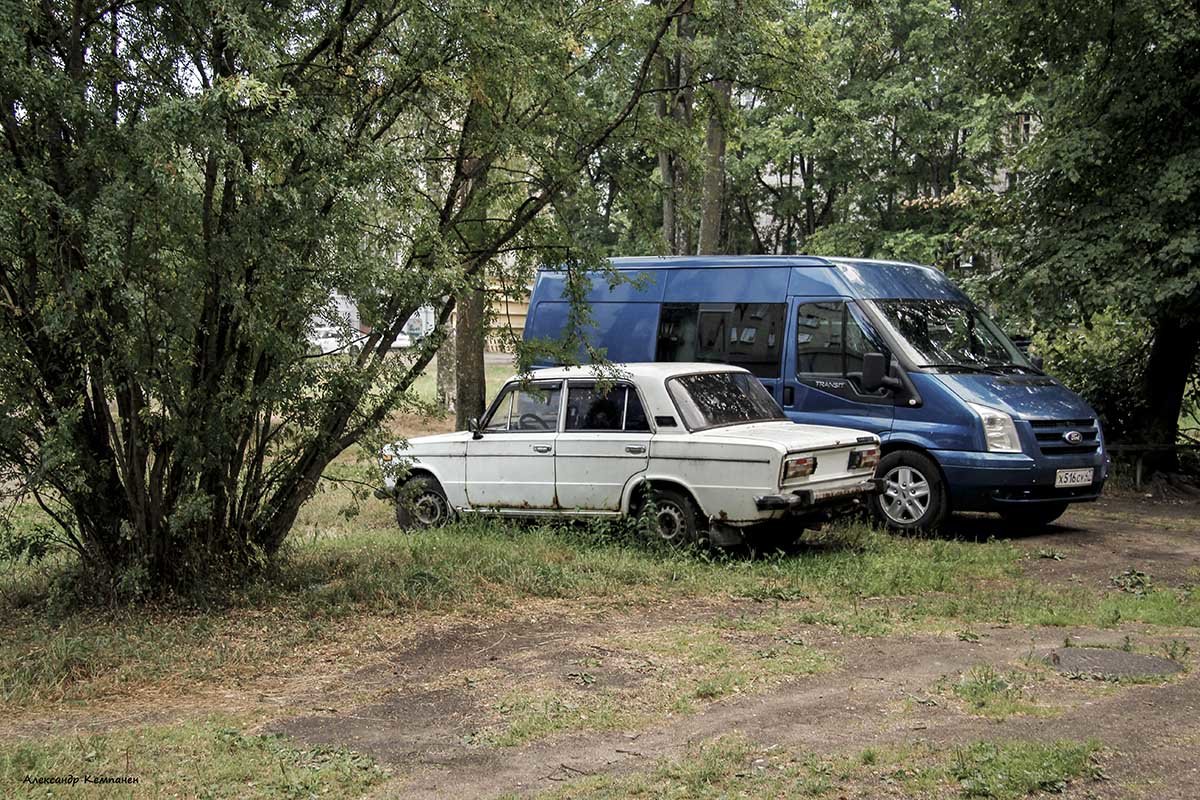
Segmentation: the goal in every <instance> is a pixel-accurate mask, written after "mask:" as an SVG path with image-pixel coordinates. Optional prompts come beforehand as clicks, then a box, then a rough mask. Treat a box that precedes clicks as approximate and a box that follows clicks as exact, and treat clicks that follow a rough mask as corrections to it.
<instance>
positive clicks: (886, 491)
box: [880, 464, 929, 525]
mask: <svg viewBox="0 0 1200 800" xmlns="http://www.w3.org/2000/svg"><path fill="white" fill-rule="evenodd" d="M880 506H881V507H882V509H883V513H884V514H885V515H886V516H887V518H888V519H889V520H891V521H892V522H895V523H897V524H900V525H911V524H912V523H914V522H916V521H917V520H919V519H921V518H922V517H924V516H925V512H927V511H928V510H929V481H928V480H926V478H925V476H924V475H922V474H921V473H920V472H918V471H917V470H915V469H913V468H912V467H909V466H905V465H903V464H901V465H899V466H896V467H893V468H892V469H891V470H890V471H889V472H888V473H887V474H886V475H884V476H883V497H881V498H880Z"/></svg>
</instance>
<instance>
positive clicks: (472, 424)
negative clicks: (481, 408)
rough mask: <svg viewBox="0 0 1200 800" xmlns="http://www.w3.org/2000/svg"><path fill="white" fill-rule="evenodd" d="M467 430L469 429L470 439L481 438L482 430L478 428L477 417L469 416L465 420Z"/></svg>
mask: <svg viewBox="0 0 1200 800" xmlns="http://www.w3.org/2000/svg"><path fill="white" fill-rule="evenodd" d="M467 430H469V431H470V432H471V438H472V439H482V438H483V431H481V430H479V419H478V418H476V417H471V418H470V419H469V420H467Z"/></svg>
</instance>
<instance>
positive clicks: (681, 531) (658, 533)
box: [638, 488, 706, 546]
mask: <svg viewBox="0 0 1200 800" xmlns="http://www.w3.org/2000/svg"><path fill="white" fill-rule="evenodd" d="M638 515H639V517H640V518H641V524H642V525H643V527H644V529H646V530H647V531H648V532H649V534H650V535H652V536H653V537H655V538H657V539H658V540H659V541H662V542H665V543H667V544H670V545H674V546H679V545H685V544H702V543H703V542H704V540H705V539H706V537H705V536H704V532H703V531H702V530H701V527H700V524H699V514H698V513H697V508H696V504H695V503H693V502H692V498H690V497H688V496H687V495H686V494H684V493H683V492H680V491H677V490H675V489H668V488H661V489H658V488H652V489H649V490H647V491H646V493H645V494H644V495H643V497H642V502H641V503H640V506H639V510H638Z"/></svg>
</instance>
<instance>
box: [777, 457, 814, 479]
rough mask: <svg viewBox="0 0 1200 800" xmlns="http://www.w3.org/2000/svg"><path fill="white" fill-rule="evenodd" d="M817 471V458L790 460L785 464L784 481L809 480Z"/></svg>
mask: <svg viewBox="0 0 1200 800" xmlns="http://www.w3.org/2000/svg"><path fill="white" fill-rule="evenodd" d="M816 471H817V457H816V456H801V457H800V458H789V459H788V460H787V461H785V462H784V464H783V479H784V480H785V481H790V480H795V479H796V478H807V477H808V476H809V475H812V474H813V473H814V472H816Z"/></svg>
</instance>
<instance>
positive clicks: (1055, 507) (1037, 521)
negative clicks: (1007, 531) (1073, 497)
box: [1000, 503, 1068, 528]
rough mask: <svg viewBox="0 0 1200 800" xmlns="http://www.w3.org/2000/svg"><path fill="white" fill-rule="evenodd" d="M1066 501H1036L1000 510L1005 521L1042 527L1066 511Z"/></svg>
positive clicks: (1030, 526) (1029, 526)
mask: <svg viewBox="0 0 1200 800" xmlns="http://www.w3.org/2000/svg"><path fill="white" fill-rule="evenodd" d="M1067 505H1068V504H1067V503H1038V504H1037V505H1030V506H1020V507H1017V508H1006V509H1003V510H1002V511H1001V512H1000V516H1001V517H1002V518H1003V519H1004V521H1005V522H1011V523H1012V524H1014V525H1022V526H1024V527H1026V528H1044V527H1046V526H1047V525H1049V524H1050V523H1052V522H1054V521H1055V520H1056V519H1058V518H1059V517H1061V516H1062V515H1063V514H1065V513H1066V511H1067Z"/></svg>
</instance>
